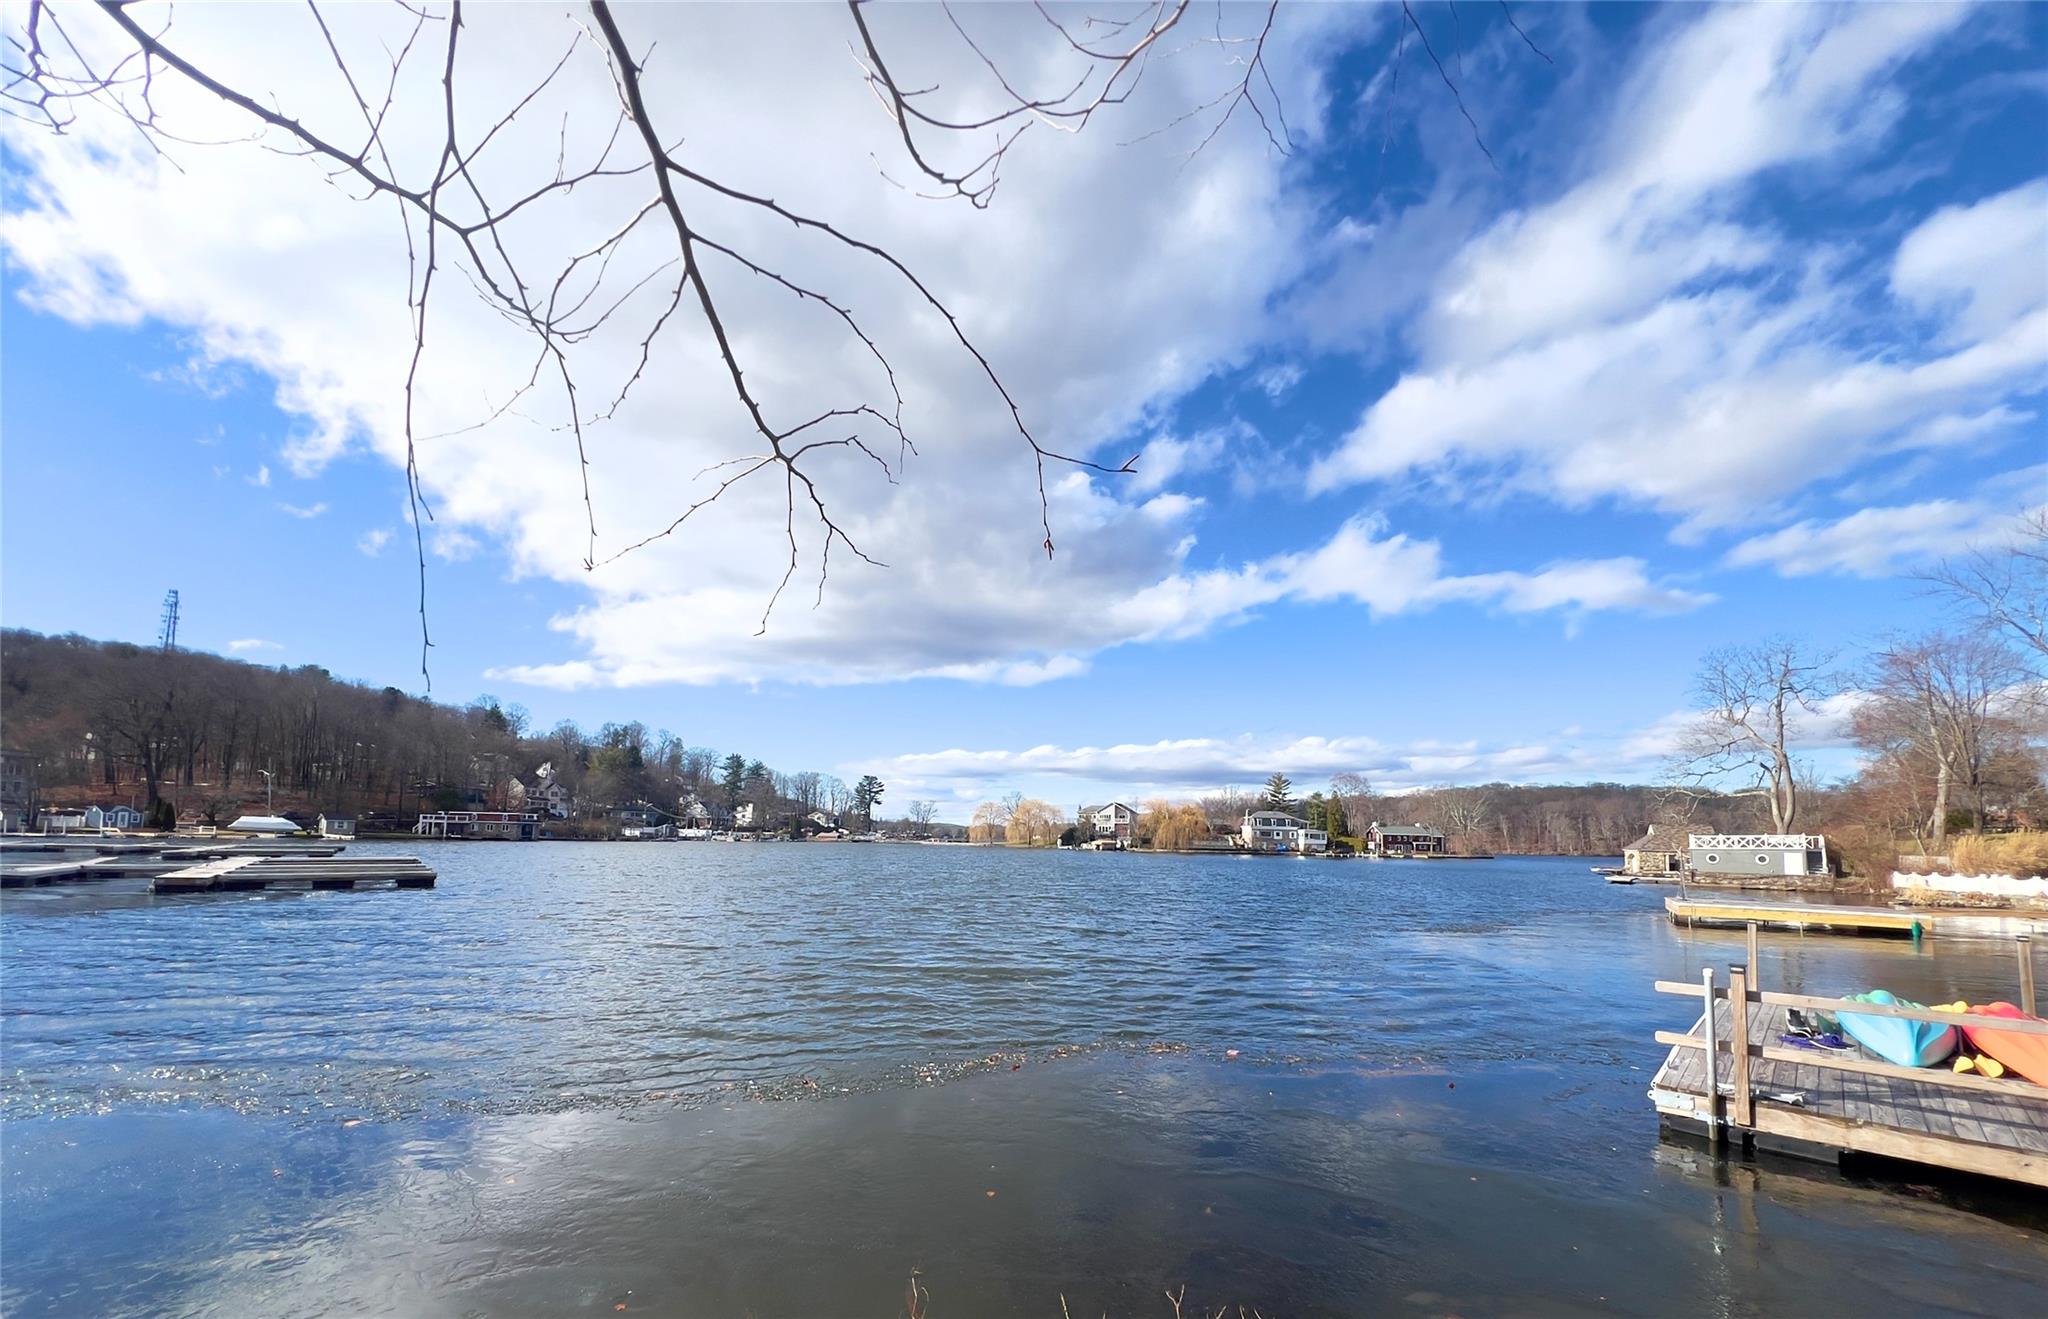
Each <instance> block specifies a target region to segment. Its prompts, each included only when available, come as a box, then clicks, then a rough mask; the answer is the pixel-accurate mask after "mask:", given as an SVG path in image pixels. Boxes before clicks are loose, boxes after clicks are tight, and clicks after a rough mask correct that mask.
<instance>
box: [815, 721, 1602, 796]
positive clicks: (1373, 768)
mask: <svg viewBox="0 0 2048 1319" xmlns="http://www.w3.org/2000/svg"><path fill="white" fill-rule="evenodd" d="M1611 765H1612V762H1611V761H1606V760H1603V758H1602V757H1601V756H1600V755H1599V754H1598V753H1596V752H1593V751H1590V750H1587V749H1585V748H1581V747H1550V746H1540V745H1521V746H1494V747H1485V746H1481V745H1480V744H1478V743H1476V742H1459V743H1443V742H1428V741H1423V742H1414V743H1408V744H1405V745H1398V746H1397V745H1390V744H1387V743H1384V742H1381V741H1379V740H1377V739H1375V738H1371V737H1279V738H1271V737H1253V736H1249V735H1246V736H1241V737H1235V738H1216V737H1198V738H1181V739H1175V740H1170V741H1160V742H1149V743H1120V744H1117V745H1112V746H1079V747H1064V746H1052V745H1047V746H1037V747H1029V748H1025V749H1021V750H966V749H960V748H955V749H951V750H945V751H929V752H914V753H911V754H908V755H901V756H892V757H889V758H887V759H883V760H876V761H865V762H861V763H860V764H857V765H853V766H849V767H848V768H849V770H852V771H854V772H859V773H872V774H877V775H879V776H881V777H882V778H883V779H884V780H885V781H887V782H889V783H891V784H897V785H901V786H902V787H903V789H904V790H906V791H909V790H912V789H915V790H918V791H926V790H931V791H943V792H949V793H952V794H954V795H956V796H959V797H962V798H972V797H976V796H980V795H983V794H985V793H989V792H993V791H998V790H1000V789H1002V788H1003V787H1004V786H1006V785H1010V784H1015V783H1020V782H1030V781H1034V780H1035V781H1044V780H1060V779H1069V780H1074V781H1076V782H1077V783H1082V782H1085V783H1100V784H1123V785H1128V786H1127V790H1128V791H1129V792H1131V793H1132V794H1134V795H1136V794H1141V793H1144V792H1147V791H1153V790H1157V791H1164V792H1172V793H1197V792H1202V791H1207V790H1212V789H1216V788H1221V787H1226V786H1229V785H1232V784H1253V783H1257V782H1260V781H1262V780H1263V779H1264V778H1265V777H1266V776H1267V775H1269V774H1272V773H1274V772H1276V771H1278V772H1280V773H1284V774H1287V775H1288V776H1290V777H1291V778H1293V779H1294V781H1295V782H1296V784H1298V785H1300V786H1301V787H1302V788H1303V790H1304V791H1306V790H1307V789H1308V788H1309V786H1310V785H1312V784H1314V783H1316V782H1318V781H1320V780H1323V779H1325V778H1328V777H1329V776H1331V775H1335V774H1342V773H1347V772H1355V773H1363V774H1365V775H1367V776H1368V777H1369V778H1371V780H1372V782H1373V785H1374V787H1376V788H1378V789H1379V790H1381V791H1383V792H1392V791H1401V790H1403V789H1407V788H1417V787H1423V786H1426V785H1428V784H1432V783H1440V782H1446V781H1452V780H1455V781H1459V782H1475V783H1478V782H1493V781H1503V782H1506V781H1537V780H1545V779H1552V780H1554V779H1559V778H1570V777H1585V776H1586V775H1588V774H1592V773H1595V772H1596V770H1597V772H1599V773H1602V774H1605V773H1608V772H1611V768H1610V767H1611Z"/></svg>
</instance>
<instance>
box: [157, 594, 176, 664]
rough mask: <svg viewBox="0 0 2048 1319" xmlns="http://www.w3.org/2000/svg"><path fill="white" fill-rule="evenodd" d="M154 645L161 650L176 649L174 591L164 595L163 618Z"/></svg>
mask: <svg viewBox="0 0 2048 1319" xmlns="http://www.w3.org/2000/svg"><path fill="white" fill-rule="evenodd" d="M156 644H157V647H158V648H159V649H161V650H176V649H177V648H178V592H177V591H176V590H175V589H173V590H170V591H166V592H165V593H164V617H163V623H162V624H161V625H160V626H159V627H158V628H157V634H156Z"/></svg>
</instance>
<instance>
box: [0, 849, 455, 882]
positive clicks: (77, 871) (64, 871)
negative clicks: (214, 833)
mask: <svg viewBox="0 0 2048 1319" xmlns="http://www.w3.org/2000/svg"><path fill="white" fill-rule="evenodd" d="M342 850H343V849H342V845H341V844H338V843H331V842H321V841H320V840H318V839H310V840H306V841H303V842H295V841H292V840H290V839H282V838H251V839H235V838H227V839H195V838H191V837H180V836H176V835H173V836H170V837H167V838H163V839H157V840H148V839H107V838H81V839H79V840H77V841H73V842H70V843H69V844H68V846H55V845H52V843H51V842H49V841H46V840H40V839H39V840H35V841H34V842H30V843H27V844H22V843H16V842H13V841H8V842H6V843H4V844H0V887H5V888H27V887H34V886H41V885H46V884H75V883H84V882H89V881H96V880H109V879H147V880H149V881H150V891H151V892H153V893H159V894H178V893H212V892H220V891H260V890H267V889H293V888H297V889H320V890H328V889H335V890H353V889H358V888H365V889H369V888H381V889H390V888H432V887H433V886H434V881H435V878H436V875H435V872H434V871H433V870H432V869H431V868H429V867H428V866H426V865H425V864H424V863H423V862H421V861H420V859H419V858H418V857H415V856H357V857H346V856H342V855H341V852H342ZM22 854H26V855H27V856H29V857H33V858H34V859H33V860H28V861H24V860H21V859H19V857H20V856H21V855H22Z"/></svg>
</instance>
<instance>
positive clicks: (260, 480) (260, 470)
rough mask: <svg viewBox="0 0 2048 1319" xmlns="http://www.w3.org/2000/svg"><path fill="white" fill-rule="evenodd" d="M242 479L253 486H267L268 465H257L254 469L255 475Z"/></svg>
mask: <svg viewBox="0 0 2048 1319" xmlns="http://www.w3.org/2000/svg"><path fill="white" fill-rule="evenodd" d="M242 479H243V480H244V481H247V482H248V483H249V484H250V485H253V486H268V485H269V484H270V464H269V463H261V464H258V466H257V468H256V475H254V476H245V477H243V478H242Z"/></svg>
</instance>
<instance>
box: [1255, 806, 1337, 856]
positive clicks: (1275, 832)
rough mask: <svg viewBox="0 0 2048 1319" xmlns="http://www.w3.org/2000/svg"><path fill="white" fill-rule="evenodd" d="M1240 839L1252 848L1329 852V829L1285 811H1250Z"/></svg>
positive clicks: (1273, 850) (1266, 850)
mask: <svg viewBox="0 0 2048 1319" xmlns="http://www.w3.org/2000/svg"><path fill="white" fill-rule="evenodd" d="M1238 837H1239V839H1240V840H1241V841H1242V842H1243V844H1244V848H1245V850H1246V851H1248V852H1327V851H1329V850H1330V835H1329V831H1328V830H1324V829H1312V828H1310V827H1309V823H1308V821H1307V820H1304V819H1302V818H1300V817H1299V816H1295V815H1289V814H1288V813H1287V812H1285V811H1246V812H1245V815H1244V825H1243V828H1242V829H1241V830H1240V831H1239V834H1238Z"/></svg>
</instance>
